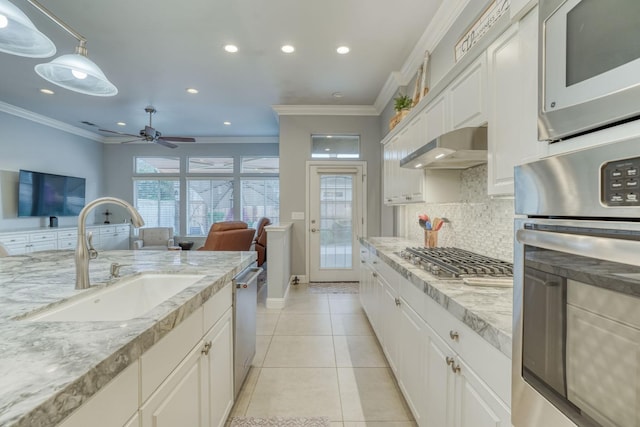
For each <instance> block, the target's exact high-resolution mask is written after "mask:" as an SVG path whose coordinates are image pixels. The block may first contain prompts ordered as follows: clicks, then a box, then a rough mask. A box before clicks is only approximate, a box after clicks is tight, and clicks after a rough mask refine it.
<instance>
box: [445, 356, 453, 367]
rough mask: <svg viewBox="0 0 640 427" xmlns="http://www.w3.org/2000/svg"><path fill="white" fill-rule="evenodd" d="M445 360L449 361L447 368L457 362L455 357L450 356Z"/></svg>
mask: <svg viewBox="0 0 640 427" xmlns="http://www.w3.org/2000/svg"><path fill="white" fill-rule="evenodd" d="M445 360H446V361H447V366H451V365H453V363H454V362H455V360H453V357H449V356H447V357H446V359H445Z"/></svg>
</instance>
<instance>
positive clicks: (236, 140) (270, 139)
mask: <svg viewBox="0 0 640 427" xmlns="http://www.w3.org/2000/svg"><path fill="white" fill-rule="evenodd" d="M194 138H195V139H196V142H187V143H179V145H185V144H196V145H201V144H277V143H278V142H279V138H278V137H277V136H196V137H194ZM129 140H131V138H123V137H120V136H114V137H106V138H104V139H103V140H102V141H103V142H104V143H105V144H120V143H121V142H122V141H129ZM131 144H148V142H147V141H135V142H132V143H131Z"/></svg>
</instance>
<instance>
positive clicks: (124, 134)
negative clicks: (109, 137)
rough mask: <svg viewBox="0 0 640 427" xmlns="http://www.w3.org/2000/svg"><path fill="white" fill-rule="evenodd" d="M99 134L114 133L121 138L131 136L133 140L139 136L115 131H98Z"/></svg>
mask: <svg viewBox="0 0 640 427" xmlns="http://www.w3.org/2000/svg"><path fill="white" fill-rule="evenodd" d="M98 131H99V132H108V133H115V134H116V135H123V136H131V137H134V138H138V137H139V135H133V134H130V133H124V132H117V131H115V130H109V129H98Z"/></svg>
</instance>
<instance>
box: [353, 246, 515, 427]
mask: <svg viewBox="0 0 640 427" xmlns="http://www.w3.org/2000/svg"><path fill="white" fill-rule="evenodd" d="M374 262H376V264H374ZM381 263H382V261H380V259H379V258H377V257H372V256H369V259H367V260H365V262H364V263H361V268H362V276H361V277H362V278H363V281H364V284H362V283H361V287H362V290H363V291H364V294H362V295H361V299H362V301H363V305H364V308H365V312H366V313H367V316H368V317H369V319H370V322H371V324H372V326H373V328H374V331H375V333H376V336H377V337H378V340H379V342H380V345H381V347H382V349H383V351H384V353H385V355H386V357H387V360H388V362H389V365H390V367H391V369H392V370H393V373H394V374H395V376H396V380H397V382H398V386H399V387H400V390H401V391H402V394H403V395H404V397H405V400H406V401H407V404H408V406H409V408H410V410H411V412H412V414H413V416H414V418H415V420H416V423H417V424H418V426H420V427H509V426H511V416H510V410H509V406H508V401H509V394H510V390H509V389H508V388H506V389H505V387H504V383H505V382H506V383H508V382H509V378H510V374H511V361H510V360H509V359H508V358H507V357H506V356H504V355H503V354H502V353H500V352H499V351H498V350H497V349H495V348H494V347H492V346H491V345H490V344H489V343H487V342H486V341H484V340H483V339H482V337H480V336H479V335H477V333H475V332H473V331H472V330H471V329H469V328H468V327H466V325H464V324H462V322H460V321H459V320H458V319H455V318H454V317H453V316H452V315H450V314H448V313H447V312H446V311H445V310H444V309H442V308H441V307H434V304H436V303H435V302H433V301H432V300H430V297H429V296H427V295H426V294H424V293H423V292H421V291H420V290H418V288H416V287H415V286H414V285H413V284H412V283H410V282H409V281H408V280H406V279H405V278H404V277H402V276H401V275H400V274H399V273H397V272H396V271H392V270H390V269H389V268H386V265H385V266H382V265H381ZM430 322H433V323H430ZM437 331H439V332H437ZM445 331H446V332H445ZM445 335H446V337H445ZM474 335H475V336H474ZM494 372H495V373H497V374H495V375H493V374H492V373H494ZM483 375H484V376H483ZM489 377H491V378H489ZM493 377H497V378H493ZM505 402H506V403H505Z"/></svg>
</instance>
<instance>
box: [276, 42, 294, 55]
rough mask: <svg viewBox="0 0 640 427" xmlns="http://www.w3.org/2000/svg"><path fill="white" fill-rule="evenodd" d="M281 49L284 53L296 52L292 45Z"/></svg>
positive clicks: (286, 45)
mask: <svg viewBox="0 0 640 427" xmlns="http://www.w3.org/2000/svg"><path fill="white" fill-rule="evenodd" d="M280 49H282V51H283V52H284V53H293V52H294V51H295V50H296V48H294V47H293V46H291V45H290V44H285V45H284V46H282V47H281V48H280Z"/></svg>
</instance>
